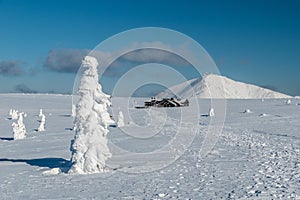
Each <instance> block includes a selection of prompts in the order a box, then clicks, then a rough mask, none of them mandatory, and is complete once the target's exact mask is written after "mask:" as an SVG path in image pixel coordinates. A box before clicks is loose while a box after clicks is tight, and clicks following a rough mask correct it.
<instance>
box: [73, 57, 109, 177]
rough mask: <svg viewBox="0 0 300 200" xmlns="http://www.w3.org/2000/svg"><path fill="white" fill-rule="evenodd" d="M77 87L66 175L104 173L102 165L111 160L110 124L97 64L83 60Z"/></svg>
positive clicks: (107, 102) (107, 101)
mask: <svg viewBox="0 0 300 200" xmlns="http://www.w3.org/2000/svg"><path fill="white" fill-rule="evenodd" d="M82 66H83V68H84V72H83V76H82V79H81V82H80V86H79V95H80V99H79V101H78V103H77V106H76V117H75V127H76V133H75V137H74V139H73V140H72V141H71V151H72V158H71V161H72V166H71V169H70V170H69V173H70V174H90V173H99V172H105V170H106V165H105V162H106V160H107V159H109V158H110V157H111V153H110V151H109V149H108V146H107V134H108V132H109V131H108V126H109V124H110V123H112V122H113V121H112V120H111V118H110V115H109V113H108V111H107V106H110V101H109V100H108V98H107V96H106V95H105V94H104V93H103V92H102V88H101V85H100V84H99V83H98V72H97V66H98V62H97V60H96V59H95V58H93V57H89V56H86V57H85V58H84V59H83V61H82Z"/></svg>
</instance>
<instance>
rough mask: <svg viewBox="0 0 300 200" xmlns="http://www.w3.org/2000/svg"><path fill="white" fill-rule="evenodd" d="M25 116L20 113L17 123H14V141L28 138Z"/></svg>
mask: <svg viewBox="0 0 300 200" xmlns="http://www.w3.org/2000/svg"><path fill="white" fill-rule="evenodd" d="M23 114H24V113H19V115H18V121H17V123H16V122H13V123H12V127H13V136H14V140H19V139H24V138H26V128H25V125H24V123H23Z"/></svg>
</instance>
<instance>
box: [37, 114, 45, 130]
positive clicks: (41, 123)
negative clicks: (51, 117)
mask: <svg viewBox="0 0 300 200" xmlns="http://www.w3.org/2000/svg"><path fill="white" fill-rule="evenodd" d="M45 123H46V116H45V115H44V114H43V113H42V115H41V122H40V125H39V127H38V129H37V130H38V132H41V131H45Z"/></svg>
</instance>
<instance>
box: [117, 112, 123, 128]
mask: <svg viewBox="0 0 300 200" xmlns="http://www.w3.org/2000/svg"><path fill="white" fill-rule="evenodd" d="M122 126H124V115H123V113H122V111H120V112H119V115H118V127H122Z"/></svg>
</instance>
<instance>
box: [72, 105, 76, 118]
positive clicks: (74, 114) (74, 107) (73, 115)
mask: <svg viewBox="0 0 300 200" xmlns="http://www.w3.org/2000/svg"><path fill="white" fill-rule="evenodd" d="M71 116H72V117H75V116H76V106H75V105H74V104H72V114H71Z"/></svg>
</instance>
